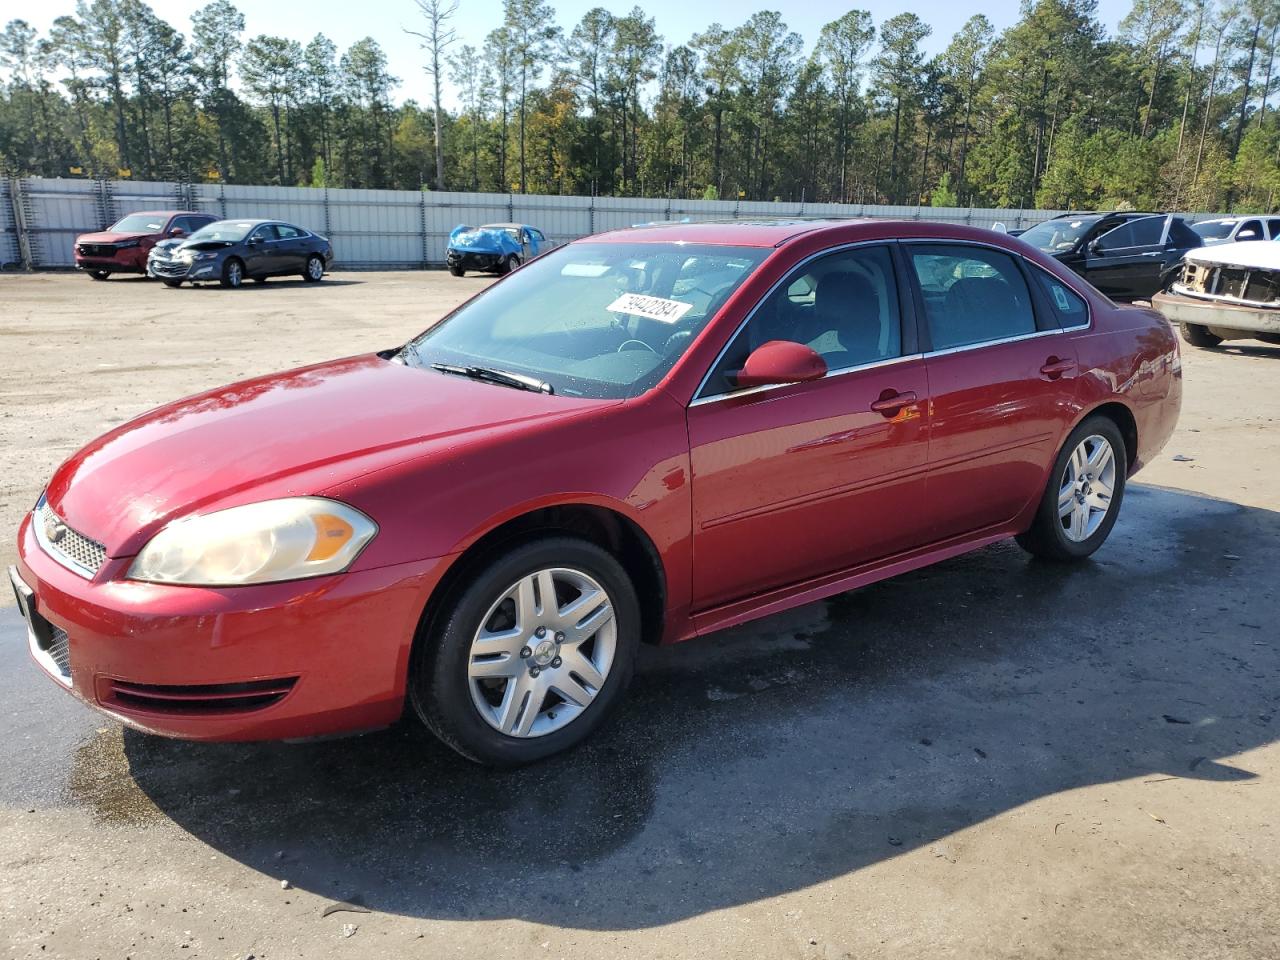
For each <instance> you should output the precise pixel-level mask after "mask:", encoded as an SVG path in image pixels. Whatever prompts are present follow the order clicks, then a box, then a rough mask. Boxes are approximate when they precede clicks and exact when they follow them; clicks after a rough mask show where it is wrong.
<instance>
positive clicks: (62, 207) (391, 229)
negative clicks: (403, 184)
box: [0, 177, 1216, 269]
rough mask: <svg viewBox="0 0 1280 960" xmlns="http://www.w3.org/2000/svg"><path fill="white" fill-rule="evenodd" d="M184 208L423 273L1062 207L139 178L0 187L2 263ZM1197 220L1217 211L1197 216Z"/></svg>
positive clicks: (1028, 219)
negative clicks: (708, 230)
mask: <svg viewBox="0 0 1280 960" xmlns="http://www.w3.org/2000/svg"><path fill="white" fill-rule="evenodd" d="M170 208H172V209H186V210H200V211H203V212H206V213H212V214H214V215H216V216H218V217H245V218H248V217H266V218H271V219H278V220H285V221H288V222H290V223H296V224H299V225H300V226H303V227H307V228H308V229H310V230H314V231H315V232H316V233H321V234H324V235H325V236H327V237H329V238H330V239H331V240H332V241H333V247H334V251H335V254H336V266H338V267H339V268H345V269H379V268H382V269H387V268H391V269H394V268H424V267H431V266H441V265H443V263H444V253H445V247H446V245H447V243H448V239H449V232H450V231H451V230H452V229H453V228H454V227H456V226H457V225H458V224H460V223H468V224H481V223H493V222H495V221H496V222H516V223H527V224H530V225H531V226H535V227H537V228H538V229H540V230H542V232H543V233H545V234H546V235H547V236H548V237H549V238H550V239H551V240H552V241H553V242H554V243H555V244H561V243H566V242H568V241H570V240H575V239H577V238H578V237H584V236H587V235H589V234H592V233H599V232H600V231H602V230H613V229H617V228H619V227H627V226H631V225H632V224H636V223H645V222H648V221H651V220H683V219H686V218H687V219H690V220H711V219H751V218H754V217H776V216H797V217H883V218H893V219H906V220H941V221H944V222H947V223H964V224H969V225H971V226H977V227H991V226H993V225H994V224H996V223H1003V224H1004V225H1005V226H1006V227H1007V228H1008V229H1010V230H1015V229H1025V228H1026V227H1029V226H1031V225H1032V224H1034V223H1038V222H1039V221H1041V220H1045V219H1047V218H1049V217H1052V216H1056V215H1057V214H1059V213H1063V212H1065V211H1061V210H999V209H985V208H980V207H901V206H899V207H895V206H882V205H876V204H841V203H764V202H747V201H742V202H738V201H733V200H678V199H662V198H658V199H652V198H630V197H555V196H541V195H525V196H522V195H520V194H506V193H448V192H442V193H436V192H431V191H413V190H340V189H328V188H311V187H259V186H247V185H238V184H217V183H215V184H199V183H146V182H139V181H133V180H46V179H43V178H40V177H27V178H22V179H10V180H0V265H3V266H5V267H9V268H14V267H17V268H27V269H41V268H56V267H70V266H73V265H74V259H73V255H72V246H73V244H74V243H75V238H76V236H77V235H78V234H81V233H87V232H90V231H94V230H101V229H103V228H104V227H106V226H109V225H110V224H111V223H114V222H115V221H116V220H118V219H119V218H120V217H122V216H124V215H125V214H127V213H130V212H132V211H135V210H147V209H151V210H155V209H170ZM1188 216H1190V218H1191V219H1202V218H1204V217H1209V216H1216V214H1207V213H1206V214H1190V215H1188Z"/></svg>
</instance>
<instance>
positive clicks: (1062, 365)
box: [1040, 357, 1076, 380]
mask: <svg viewBox="0 0 1280 960" xmlns="http://www.w3.org/2000/svg"><path fill="white" fill-rule="evenodd" d="M1075 365H1076V362H1075V361H1074V360H1063V359H1061V358H1059V357H1050V358H1049V359H1048V360H1046V361H1045V362H1044V366H1043V367H1041V368H1040V375H1041V376H1042V377H1044V378H1045V379H1046V380H1057V379H1059V378H1060V377H1061V376H1062V375H1063V374H1064V373H1068V372H1069V371H1071V370H1074V369H1075Z"/></svg>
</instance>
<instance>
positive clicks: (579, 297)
mask: <svg viewBox="0 0 1280 960" xmlns="http://www.w3.org/2000/svg"><path fill="white" fill-rule="evenodd" d="M770 252H771V250H770V249H769V248H757V247H723V246H714V245H700V244H684V243H574V244H570V245H569V246H567V247H563V248H561V249H560V250H557V251H554V252H553V253H550V254H548V255H546V256H545V257H539V258H538V259H536V260H533V261H531V262H530V263H529V264H527V265H526V266H524V267H522V268H521V269H519V270H517V271H516V272H515V273H513V274H512V275H511V276H510V277H508V278H507V279H505V280H503V281H502V282H501V283H498V284H496V285H495V286H493V287H492V288H490V289H489V290H487V291H485V292H484V293H482V294H481V295H480V296H478V297H476V298H475V299H474V300H471V301H470V302H468V303H465V304H463V305H462V306H461V307H459V308H458V309H457V310H456V311H454V312H453V313H452V314H450V315H449V316H448V317H446V318H445V319H444V320H442V321H441V322H440V323H439V324H437V325H436V326H434V327H432V328H431V329H430V330H428V331H427V332H426V333H424V334H422V335H421V336H420V337H418V338H417V339H416V340H414V341H412V342H411V343H409V344H408V345H407V346H406V347H405V348H404V351H403V352H402V357H403V359H404V360H405V362H406V363H408V364H410V365H412V366H421V367H430V366H431V364H433V363H442V364H451V365H457V366H478V367H488V368H494V369H499V370H503V371H506V372H509V373H517V374H522V375H525V376H531V377H535V378H537V379H538V380H541V381H543V382H545V383H547V384H549V385H550V386H551V388H552V389H553V390H554V391H555V392H556V393H558V394H564V395H567V396H574V397H594V398H602V399H605V398H611V399H620V398H624V397H632V396H636V395H638V394H640V393H642V392H644V391H645V390H647V389H649V388H650V387H652V386H653V385H655V384H656V383H657V382H658V381H659V380H661V379H662V377H663V376H664V375H665V374H666V373H667V371H669V370H670V369H671V368H672V367H673V366H675V363H676V361H677V360H678V359H679V358H680V356H681V355H682V354H683V353H684V351H685V350H686V349H687V348H688V346H689V344H690V342H691V341H692V340H693V338H694V337H695V336H697V335H698V333H699V332H701V330H702V329H703V328H704V327H705V326H706V325H707V322H708V321H709V320H710V319H711V318H712V317H713V316H715V314H716V312H717V311H718V310H719V309H720V307H721V306H723V305H724V303H725V301H726V300H728V299H729V296H730V294H732V293H733V291H735V290H736V289H738V287H739V286H740V285H741V284H742V282H743V280H745V279H746V278H747V277H748V276H749V275H750V274H751V272H752V271H753V270H755V268H756V267H757V266H759V265H760V263H761V262H762V261H763V260H764V259H765V257H766V256H767V255H768V254H769V253H770Z"/></svg>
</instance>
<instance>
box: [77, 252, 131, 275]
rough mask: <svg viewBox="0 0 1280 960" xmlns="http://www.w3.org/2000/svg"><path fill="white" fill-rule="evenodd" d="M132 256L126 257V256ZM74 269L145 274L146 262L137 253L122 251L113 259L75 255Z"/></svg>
mask: <svg viewBox="0 0 1280 960" xmlns="http://www.w3.org/2000/svg"><path fill="white" fill-rule="evenodd" d="M129 253H131V254H133V256H126V254H129ZM75 259H76V269H77V270H84V271H86V272H88V271H90V270H103V271H105V272H107V273H145V272H146V270H145V268H144V266H143V264H144V263H145V262H146V255H145V254H142V255H138V251H136V250H132V251H125V250H122V251H120V252H119V253H118V254H116V255H115V256H113V257H94V256H85V255H83V254H80V253H76V255H75Z"/></svg>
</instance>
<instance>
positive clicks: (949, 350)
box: [924, 327, 1086, 359]
mask: <svg viewBox="0 0 1280 960" xmlns="http://www.w3.org/2000/svg"><path fill="white" fill-rule="evenodd" d="M1084 329H1086V328H1085V327H1065V328H1059V329H1057V330H1037V331H1036V332H1035V333H1020V334H1018V335H1017V336H1016V337H1001V338H1000V339H999V340H983V341H981V342H979V343H966V344H962V345H961V346H958V347H946V348H945V349H943V350H931V351H929V352H928V353H926V354H925V355H924V356H925V358H926V359H928V358H929V357H947V356H950V355H951V354H953V353H967V352H968V351H970V350H981V349H982V348H983V347H999V346H1003V345H1004V344H1006V343H1018V342H1020V341H1022V340H1038V339H1039V338H1040V337H1057V336H1061V335H1062V334H1064V333H1070V332H1071V331H1072V330H1084Z"/></svg>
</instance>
